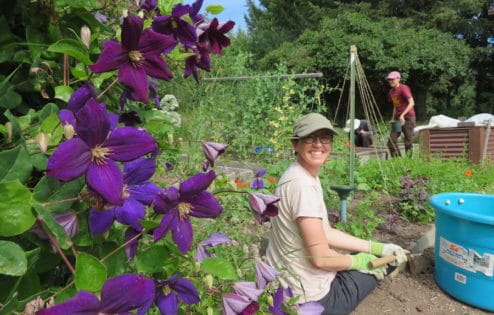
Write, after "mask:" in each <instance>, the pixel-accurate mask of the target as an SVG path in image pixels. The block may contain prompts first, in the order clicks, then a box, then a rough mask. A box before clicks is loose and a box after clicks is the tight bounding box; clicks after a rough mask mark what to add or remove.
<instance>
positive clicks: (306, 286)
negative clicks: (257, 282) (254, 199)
mask: <svg viewBox="0 0 494 315" xmlns="http://www.w3.org/2000/svg"><path fill="white" fill-rule="evenodd" d="M276 195H278V196H280V197H281V199H280V201H279V202H278V204H277V205H278V208H279V212H278V216H276V217H273V218H271V223H272V225H271V230H270V234H269V243H268V248H267V251H266V259H267V262H268V263H269V264H270V265H271V266H273V267H274V268H276V269H277V270H278V271H285V272H284V273H283V274H282V276H281V278H280V281H281V283H282V285H283V286H284V287H285V288H286V287H290V288H292V290H293V292H294V294H296V295H299V296H300V301H301V302H304V301H305V302H307V301H317V300H320V299H322V298H323V297H324V296H325V295H326V294H327V293H328V292H329V289H330V286H331V282H332V281H333V279H334V277H335V274H336V273H335V272H329V271H326V270H322V269H319V268H316V267H314V266H313V265H312V263H311V261H310V259H309V258H308V256H309V253H308V252H307V251H306V250H305V248H304V242H303V239H302V236H301V234H300V230H299V227H298V224H297V222H296V220H297V218H298V217H315V218H320V219H321V224H322V226H323V229H324V233H325V234H326V238H329V221H328V214H327V210H326V205H325V204H324V197H323V191H322V187H321V183H320V181H319V178H317V177H316V178H315V177H313V176H312V175H310V174H309V173H308V172H307V171H306V170H305V169H304V168H303V167H302V166H301V165H300V164H299V163H298V162H293V163H292V164H291V165H290V167H289V168H288V169H287V170H286V171H285V173H284V174H283V175H282V176H281V178H280V181H279V184H278V188H277V189H276Z"/></svg>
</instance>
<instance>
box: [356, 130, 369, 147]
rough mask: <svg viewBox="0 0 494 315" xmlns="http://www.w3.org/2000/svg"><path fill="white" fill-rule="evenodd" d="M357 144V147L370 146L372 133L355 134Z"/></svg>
mask: <svg viewBox="0 0 494 315" xmlns="http://www.w3.org/2000/svg"><path fill="white" fill-rule="evenodd" d="M355 145H356V146H357V147H370V146H371V145H372V134H370V133H367V134H365V135H362V134H358V135H355Z"/></svg>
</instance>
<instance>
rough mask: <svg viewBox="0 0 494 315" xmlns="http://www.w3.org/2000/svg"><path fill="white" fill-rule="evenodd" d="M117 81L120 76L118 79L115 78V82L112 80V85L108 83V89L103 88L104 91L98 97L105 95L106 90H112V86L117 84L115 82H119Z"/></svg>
mask: <svg viewBox="0 0 494 315" xmlns="http://www.w3.org/2000/svg"><path fill="white" fill-rule="evenodd" d="M117 81H118V78H117V79H115V80H113V82H112V83H110V85H108V86H107V87H106V89H104V90H103V92H101V93H100V94H99V95H98V97H97V99H100V98H101V97H102V96H103V95H105V93H106V92H108V91H109V90H110V89H111V88H112V87H113V86H114V85H115V83H117Z"/></svg>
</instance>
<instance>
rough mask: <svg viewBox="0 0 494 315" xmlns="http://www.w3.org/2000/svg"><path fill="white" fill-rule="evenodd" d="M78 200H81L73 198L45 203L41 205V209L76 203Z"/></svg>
mask: <svg viewBox="0 0 494 315" xmlns="http://www.w3.org/2000/svg"><path fill="white" fill-rule="evenodd" d="M79 199H81V198H80V197H73V198H67V199H63V200H58V201H54V202H47V203H44V204H43V207H51V206H56V205H58V204H61V203H64V202H70V201H76V200H79Z"/></svg>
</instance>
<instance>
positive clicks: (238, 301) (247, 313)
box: [222, 293, 259, 315]
mask: <svg viewBox="0 0 494 315" xmlns="http://www.w3.org/2000/svg"><path fill="white" fill-rule="evenodd" d="M222 300H223V312H224V315H252V314H256V313H257V311H259V304H258V303H257V302H256V301H251V300H249V298H247V297H245V296H241V295H238V294H235V293H226V294H223V296H222Z"/></svg>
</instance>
